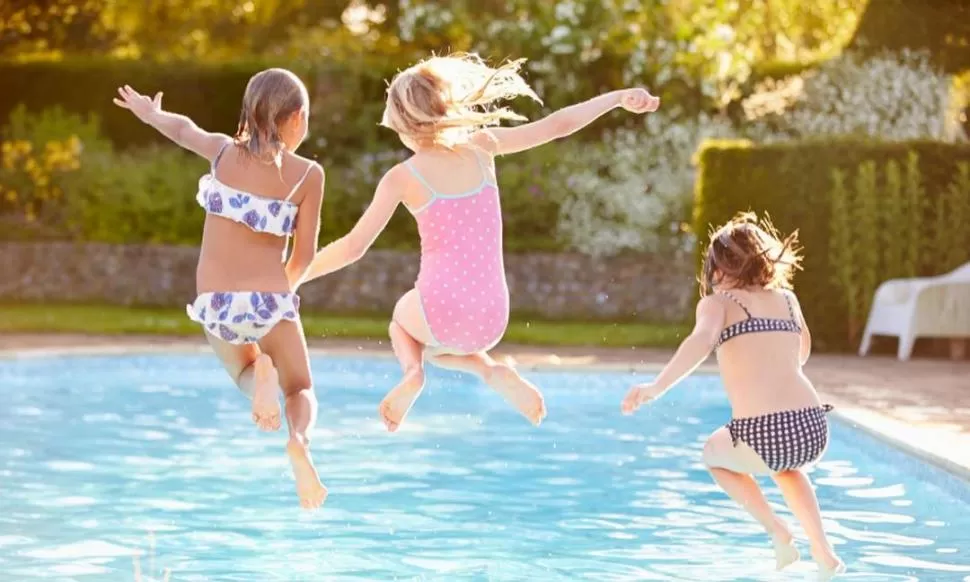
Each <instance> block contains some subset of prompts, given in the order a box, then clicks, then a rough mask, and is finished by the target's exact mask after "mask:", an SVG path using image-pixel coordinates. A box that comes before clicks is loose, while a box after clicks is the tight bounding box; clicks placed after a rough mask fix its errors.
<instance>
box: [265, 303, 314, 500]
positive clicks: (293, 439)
mask: <svg viewBox="0 0 970 582" xmlns="http://www.w3.org/2000/svg"><path fill="white" fill-rule="evenodd" d="M259 344H260V347H261V348H262V349H263V351H264V352H266V353H267V354H269V355H270V356H271V357H272V358H273V361H275V362H276V364H277V366H278V370H279V378H280V386H281V388H282V390H283V394H284V396H285V401H286V423H287V426H288V428H289V432H290V439H289V441H288V442H287V444H286V452H287V455H288V456H289V458H290V464H291V465H292V466H293V476H294V478H295V479H296V492H297V495H298V496H299V498H300V505H302V506H303V507H304V508H306V509H312V508H316V507H319V506H320V505H322V504H323V502H324V500H325V499H326V498H327V488H326V487H324V486H323V483H321V482H320V477H319V476H318V475H317V470H316V467H315V466H314V465H313V459H312V457H311V456H310V431H311V430H312V429H313V426H314V424H315V423H316V418H317V398H316V395H315V394H314V391H313V379H312V377H311V374H310V357H309V353H308V351H307V345H306V338H305V337H304V335H303V327H302V325H300V323H299V322H298V321H297V322H293V321H282V322H280V323H278V324H276V325H275V326H274V327H273V329H272V330H270V332H269V333H268V334H266V336H265V337H264V338H263V339H262V340H261V341H260V342H259Z"/></svg>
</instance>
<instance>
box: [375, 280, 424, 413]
mask: <svg viewBox="0 0 970 582" xmlns="http://www.w3.org/2000/svg"><path fill="white" fill-rule="evenodd" d="M388 334H389V335H390V336H391V347H392V348H393V349H394V355H395V356H396V357H397V361H398V363H400V364H401V371H402V372H404V377H403V378H401V381H400V382H398V384H397V385H396V386H394V388H391V390H390V391H389V392H388V393H387V395H386V396H384V399H383V400H381V404H380V406H379V407H378V413H379V414H380V415H381V419H382V420H383V421H384V425H385V426H386V427H387V430H388V431H390V432H395V431H397V429H398V428H400V426H401V423H402V422H404V417H405V416H407V414H408V412H410V410H411V407H412V406H413V405H414V402H415V401H416V400H417V399H418V396H420V395H421V391H422V390H424V347H425V346H426V345H428V344H429V343H433V336H432V334H431V330H430V329H429V328H428V323H427V322H426V321H425V319H424V310H423V309H422V308H421V298H420V296H419V295H418V292H417V290H415V289H412V290H410V291H408V292H407V293H405V294H404V295H403V296H402V297H401V298H400V299H399V300H398V302H397V305H395V306H394V316H393V321H391V325H390V327H389V328H388Z"/></svg>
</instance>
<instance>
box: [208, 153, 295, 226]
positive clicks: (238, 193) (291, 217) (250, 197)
mask: <svg viewBox="0 0 970 582" xmlns="http://www.w3.org/2000/svg"><path fill="white" fill-rule="evenodd" d="M229 145H230V144H229V143H226V144H225V145H223V146H222V149H220V150H219V153H218V154H216V157H215V159H214V160H212V168H211V169H210V170H209V173H208V174H206V175H205V176H202V178H201V179H200V180H199V193H198V194H197V195H196V197H195V199H196V201H198V203H199V206H201V207H202V208H204V209H205V211H206V212H208V213H209V214H214V215H216V216H221V217H223V218H228V219H229V220H232V221H235V222H238V223H240V224H245V225H246V226H248V227H249V228H251V229H252V230H254V231H255V232H263V233H266V234H272V235H275V236H282V237H289V236H291V235H292V234H293V232H294V230H296V215H297V212H299V209H300V207H299V206H297V205H296V204H294V203H293V202H290V198H292V197H293V195H294V194H296V191H297V190H298V189H299V188H300V186H301V185H302V184H303V181H304V180H306V177H307V176H308V175H309V174H310V168H312V167H313V166H309V167H307V170H306V172H305V173H304V174H303V177H302V178H300V180H299V181H298V182H297V183H296V185H295V186H293V190H291V191H290V193H289V194H288V195H287V196H286V198H283V199H282V200H278V199H276V198H268V197H266V196H259V195H257V194H252V193H250V192H244V191H242V190H237V189H235V188H230V187H229V186H227V185H225V184H223V183H222V182H220V181H219V179H218V178H216V166H217V165H218V164H219V160H220V159H222V154H223V153H224V152H225V151H226V148H227V147H228V146H229Z"/></svg>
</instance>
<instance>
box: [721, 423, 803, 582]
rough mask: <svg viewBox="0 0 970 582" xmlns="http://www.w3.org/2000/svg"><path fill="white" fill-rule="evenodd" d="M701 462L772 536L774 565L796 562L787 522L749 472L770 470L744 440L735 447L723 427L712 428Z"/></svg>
mask: <svg viewBox="0 0 970 582" xmlns="http://www.w3.org/2000/svg"><path fill="white" fill-rule="evenodd" d="M704 463H705V464H706V465H707V467H708V469H709V470H710V472H711V476H712V477H714V480H715V481H716V482H717V484H718V485H719V486H720V487H721V489H723V490H724V492H725V493H727V494H728V496H730V497H731V499H733V500H734V501H735V502H736V503H737V504H738V505H740V506H741V507H742V508H744V510H745V511H747V512H748V513H749V514H751V517H753V518H755V520H757V521H758V523H760V524H761V526H762V527H763V528H765V531H766V532H767V533H768V535H770V536H771V539H772V542H773V544H774V547H775V567H776V568H777V569H779V570H781V569H782V568H785V567H787V566H788V565H790V564H792V563H794V562H796V561H797V560H798V558H799V554H798V550H797V549H795V546H794V537H793V536H792V533H791V530H790V529H789V528H788V525H787V524H786V523H785V522H784V520H782V519H781V518H780V517H778V516H777V515H776V514H775V512H774V511H773V510H772V509H771V506H770V505H768V500H766V499H765V496H764V494H763V493H762V492H761V488H760V487H758V482H757V481H755V480H754V478H752V476H751V475H752V474H767V473H770V472H771V470H770V469H769V468H768V467H767V466H766V465H765V463H764V461H763V460H762V459H761V457H759V456H758V454H757V453H755V452H754V451H753V450H751V448H750V447H748V446H747V445H745V444H744V443H738V446H737V447H735V446H734V443H733V442H732V440H731V434H730V433H729V432H728V430H727V429H726V428H723V427H722V428H720V429H718V430H716V431H714V434H712V435H711V437H710V438H709V439H708V440H707V443H706V444H705V445H704Z"/></svg>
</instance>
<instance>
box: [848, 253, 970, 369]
mask: <svg viewBox="0 0 970 582" xmlns="http://www.w3.org/2000/svg"><path fill="white" fill-rule="evenodd" d="M874 335H885V336H894V337H898V338H899V349H898V352H897V356H898V357H899V359H900V360H903V361H905V360H908V359H909V356H910V354H911V353H912V351H913V343H914V342H915V341H916V338H917V337H938V338H954V339H957V338H970V263H967V264H965V265H963V266H962V267H959V268H957V269H955V270H953V271H951V272H949V273H947V274H945V275H940V276H938V277H921V278H916V279H893V280H890V281H886V282H885V283H883V284H882V285H880V286H879V288H878V289H876V294H875V296H874V297H873V300H872V308H871V309H870V310H869V320H868V321H867V322H866V330H865V332H864V333H863V335H862V344H861V345H860V346H859V355H860V356H864V355H866V354H867V353H868V352H869V346H870V343H871V342H872V336H874Z"/></svg>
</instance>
